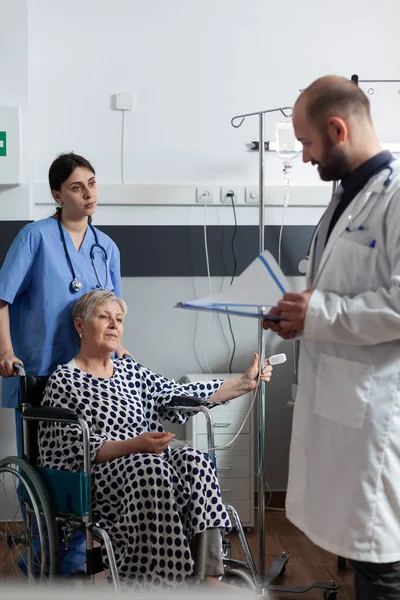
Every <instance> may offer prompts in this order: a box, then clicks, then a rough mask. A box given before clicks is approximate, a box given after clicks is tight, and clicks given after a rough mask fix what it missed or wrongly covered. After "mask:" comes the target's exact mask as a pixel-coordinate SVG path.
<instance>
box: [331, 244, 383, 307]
mask: <svg viewBox="0 0 400 600" xmlns="http://www.w3.org/2000/svg"><path fill="white" fill-rule="evenodd" d="M347 235H349V234H347ZM377 256H378V251H377V249H376V248H372V247H370V246H366V245H364V244H363V243H358V242H355V241H349V240H347V239H343V237H341V238H339V239H338V240H337V241H336V243H335V248H334V252H332V254H331V255H330V257H329V258H328V260H327V263H326V266H325V267H324V269H323V272H322V276H321V282H322V287H323V288H324V289H326V290H329V291H332V292H336V293H337V294H348V295H350V296H355V295H357V294H360V293H362V292H365V291H366V290H369V289H371V285H372V281H373V276H374V273H375V268H376V260H377Z"/></svg>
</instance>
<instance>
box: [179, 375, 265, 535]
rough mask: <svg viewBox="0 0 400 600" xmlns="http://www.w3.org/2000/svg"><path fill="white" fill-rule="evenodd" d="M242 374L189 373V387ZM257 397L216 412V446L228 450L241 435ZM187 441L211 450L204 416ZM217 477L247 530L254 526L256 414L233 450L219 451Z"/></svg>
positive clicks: (194, 421) (191, 424)
mask: <svg viewBox="0 0 400 600" xmlns="http://www.w3.org/2000/svg"><path fill="white" fill-rule="evenodd" d="M233 377H240V374H226V373H213V374H211V375H210V374H207V373H189V374H188V375H186V377H184V378H183V379H182V381H184V382H186V383H192V382H196V381H209V380H210V379H231V378H233ZM252 397H253V394H252V393H250V394H245V395H244V396H240V398H235V399H234V400H231V401H230V402H228V403H226V404H221V405H220V406H217V407H215V408H213V409H212V411H211V414H212V417H213V422H214V434H215V446H216V447H217V446H225V445H226V444H228V443H229V442H230V441H231V440H232V439H233V438H234V437H235V435H236V434H237V432H238V431H239V429H240V427H241V425H242V423H243V421H244V419H245V417H246V414H247V412H248V410H249V408H250V403H251V400H252ZM185 439H186V441H187V443H189V444H192V445H193V446H194V447H195V448H199V449H200V450H207V429H206V420H205V418H204V415H203V414H201V413H199V414H197V415H196V416H194V417H192V418H190V419H189V421H188V422H187V424H186V431H185ZM216 457H217V474H218V480H219V484H220V487H221V493H222V499H223V500H224V502H226V503H227V504H231V505H232V506H233V507H234V508H235V509H236V510H237V512H238V514H239V517H240V519H241V521H242V525H243V527H253V526H254V476H253V472H254V423H253V413H252V414H250V416H249V418H248V419H247V421H246V423H245V425H244V427H243V429H242V431H241V433H240V434H239V436H238V438H237V439H236V440H235V442H234V443H233V444H232V446H231V447H229V448H225V449H221V450H216Z"/></svg>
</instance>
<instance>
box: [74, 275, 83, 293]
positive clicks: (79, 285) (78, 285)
mask: <svg viewBox="0 0 400 600" xmlns="http://www.w3.org/2000/svg"><path fill="white" fill-rule="evenodd" d="M81 289H82V283H81V282H80V281H79V279H77V278H76V277H75V278H74V279H73V280H72V281H71V292H79V290H81Z"/></svg>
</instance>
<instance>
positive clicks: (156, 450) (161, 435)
mask: <svg viewBox="0 0 400 600" xmlns="http://www.w3.org/2000/svg"><path fill="white" fill-rule="evenodd" d="M174 437H175V434H174V433H169V432H167V431H162V432H159V431H146V432H145V433H141V434H140V435H138V436H136V437H134V438H132V440H131V442H132V450H131V452H132V453H137V452H140V453H142V452H149V453H150V454H160V452H162V451H163V450H165V449H166V448H168V446H169V445H170V443H171V441H172V440H173V439H174Z"/></svg>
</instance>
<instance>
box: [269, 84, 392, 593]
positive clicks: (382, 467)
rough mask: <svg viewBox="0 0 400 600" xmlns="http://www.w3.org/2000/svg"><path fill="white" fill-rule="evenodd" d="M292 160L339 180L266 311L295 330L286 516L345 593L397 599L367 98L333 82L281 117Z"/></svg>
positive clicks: (387, 287)
mask: <svg viewBox="0 0 400 600" xmlns="http://www.w3.org/2000/svg"><path fill="white" fill-rule="evenodd" d="M293 125H294V129H295V133H296V137H297V138H298V139H299V141H300V142H302V144H303V160H304V162H311V163H312V164H313V165H317V167H318V171H319V174H320V177H321V179H322V180H324V181H329V180H337V181H341V185H340V186H339V188H338V190H337V193H335V194H334V195H333V197H332V200H331V203H330V205H329V206H328V209H327V211H326V212H325V214H324V216H323V218H322V220H321V222H320V224H319V226H318V228H317V231H316V233H315V235H314V239H313V243H312V248H311V252H310V257H309V262H308V265H309V266H308V272H307V288H308V289H307V290H306V291H304V292H302V293H292V294H291V293H288V294H286V295H285V296H284V297H283V299H282V300H281V302H279V304H278V306H277V307H276V308H275V309H274V310H275V313H276V314H280V315H281V316H282V319H283V320H282V321H281V322H280V323H279V324H278V325H276V323H272V322H271V321H269V322H268V321H266V322H264V327H265V328H266V329H272V330H273V331H275V332H276V333H278V334H279V335H281V337H283V338H285V339H289V338H293V337H295V336H296V335H300V337H301V340H302V341H301V351H300V363H299V394H298V397H297V399H296V403H295V409H294V421H293V431H292V440H291V451H290V469H289V482H288V491H287V505H286V509H287V517H288V518H289V519H290V520H291V521H292V522H293V523H294V524H295V525H296V526H297V527H299V528H300V529H301V530H302V531H303V532H304V533H305V534H306V535H307V536H308V537H309V538H310V539H311V540H312V541H313V542H314V543H315V544H317V545H319V546H321V547H322V548H324V549H325V550H328V551H330V552H332V553H334V554H337V555H340V556H343V557H346V558H348V559H350V562H351V564H352V566H353V568H354V570H355V593H356V598H357V600H395V599H396V600H397V599H400V163H399V162H398V161H394V159H393V156H392V155H391V154H390V153H389V152H387V151H382V148H381V146H380V143H379V139H378V137H377V135H376V132H375V130H374V127H373V124H372V121H371V116H370V109H369V101H368V98H367V97H366V96H365V94H364V93H363V92H362V91H361V90H360V89H359V88H358V87H357V86H356V84H355V83H353V82H351V81H348V80H346V79H343V78H339V77H333V76H330V77H324V78H321V79H319V80H317V81H315V82H314V83H313V84H311V86H309V88H307V89H306V90H305V91H304V92H303V93H302V94H301V96H300V97H299V99H298V100H297V103H296V105H295V108H294V112H293Z"/></svg>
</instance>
